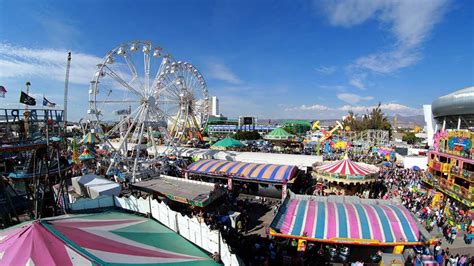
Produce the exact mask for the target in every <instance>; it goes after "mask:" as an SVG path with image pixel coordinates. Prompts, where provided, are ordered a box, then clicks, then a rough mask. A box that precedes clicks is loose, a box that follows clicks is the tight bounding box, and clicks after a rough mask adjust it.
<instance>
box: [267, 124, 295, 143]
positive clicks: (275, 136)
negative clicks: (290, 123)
mask: <svg viewBox="0 0 474 266" xmlns="http://www.w3.org/2000/svg"><path fill="white" fill-rule="evenodd" d="M294 136H295V135H293V134H290V133H288V132H286V130H284V129H283V128H281V127H277V128H275V129H274V130H272V132H270V133H268V134H267V135H266V136H265V139H270V140H279V139H291V138H293V137H294Z"/></svg>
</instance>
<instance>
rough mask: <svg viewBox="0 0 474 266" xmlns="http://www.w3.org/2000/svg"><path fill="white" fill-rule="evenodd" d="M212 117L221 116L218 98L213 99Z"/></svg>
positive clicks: (213, 97)
mask: <svg viewBox="0 0 474 266" xmlns="http://www.w3.org/2000/svg"><path fill="white" fill-rule="evenodd" d="M210 106H211V115H212V116H220V113H219V99H217V97H216V96H212V97H211V104H210Z"/></svg>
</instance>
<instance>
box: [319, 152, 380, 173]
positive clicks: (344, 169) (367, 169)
mask: <svg viewBox="0 0 474 266" xmlns="http://www.w3.org/2000/svg"><path fill="white" fill-rule="evenodd" d="M316 170H317V171H322V172H326V173H329V174H338V175H350V176H365V175H371V174H375V173H377V172H378V171H379V169H378V167H376V166H371V165H365V164H364V165H363V164H361V163H356V162H353V161H352V160H351V159H349V158H348V157H347V156H346V157H345V158H344V159H343V160H340V161H336V162H331V163H327V164H323V165H321V166H318V167H316Z"/></svg>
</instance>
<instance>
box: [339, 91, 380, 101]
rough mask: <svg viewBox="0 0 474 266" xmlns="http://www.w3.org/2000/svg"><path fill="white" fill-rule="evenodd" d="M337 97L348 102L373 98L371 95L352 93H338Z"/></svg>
mask: <svg viewBox="0 0 474 266" xmlns="http://www.w3.org/2000/svg"><path fill="white" fill-rule="evenodd" d="M337 98H338V99H339V100H341V101H344V102H346V103H349V104H354V103H358V102H360V101H370V100H373V99H374V97H372V96H360V95H357V94H353V93H339V94H338V95H337Z"/></svg>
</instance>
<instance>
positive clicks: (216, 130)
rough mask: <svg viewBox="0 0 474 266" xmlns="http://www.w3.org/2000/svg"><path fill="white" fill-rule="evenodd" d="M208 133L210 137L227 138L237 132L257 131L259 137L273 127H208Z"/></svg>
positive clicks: (227, 125)
mask: <svg viewBox="0 0 474 266" xmlns="http://www.w3.org/2000/svg"><path fill="white" fill-rule="evenodd" d="M207 128H208V133H209V135H210V136H228V135H232V134H235V133H237V132H238V131H257V132H258V133H259V134H260V135H266V134H268V133H269V132H271V131H272V130H273V129H275V127H274V126H262V125H242V126H239V125H229V124H226V125H209V126H208V127H207Z"/></svg>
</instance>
